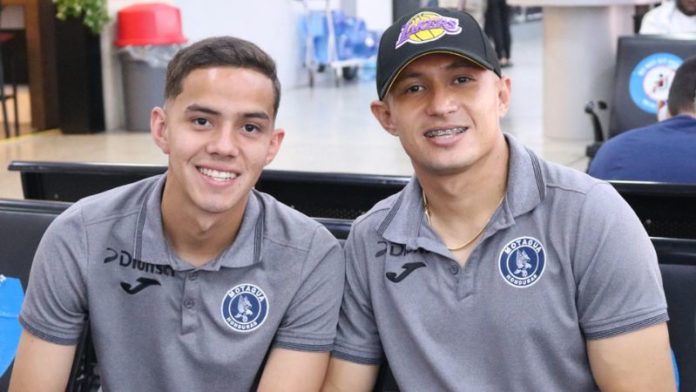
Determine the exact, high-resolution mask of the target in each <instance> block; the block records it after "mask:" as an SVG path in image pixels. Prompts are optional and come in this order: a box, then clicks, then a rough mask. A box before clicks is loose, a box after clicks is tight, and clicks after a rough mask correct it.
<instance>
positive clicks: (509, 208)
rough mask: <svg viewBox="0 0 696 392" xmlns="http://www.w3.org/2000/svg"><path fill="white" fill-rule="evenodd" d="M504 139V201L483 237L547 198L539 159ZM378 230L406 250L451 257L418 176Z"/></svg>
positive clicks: (398, 198) (392, 207)
mask: <svg viewBox="0 0 696 392" xmlns="http://www.w3.org/2000/svg"><path fill="white" fill-rule="evenodd" d="M505 139H506V141H507V143H508V147H509V151H510V160H509V172H508V184H507V190H506V194H505V200H504V201H503V203H502V205H501V208H500V209H499V210H498V211H497V212H496V213H495V215H494V216H493V218H492V219H491V223H490V224H489V227H488V228H487V229H486V231H485V234H484V238H485V237H488V236H490V235H492V234H493V233H495V232H496V231H498V230H501V229H504V228H506V227H510V226H512V225H513V224H514V223H515V217H517V216H520V215H522V214H525V213H527V212H529V211H531V210H533V209H534V208H535V207H536V206H537V205H538V204H539V203H541V201H542V200H543V199H544V197H545V189H546V183H545V179H544V176H543V174H542V172H541V168H540V164H539V158H538V157H537V156H536V155H535V154H534V153H533V152H532V151H530V150H528V149H527V148H526V147H524V146H523V145H522V144H521V143H520V142H519V141H517V139H515V138H514V137H513V136H511V135H508V134H505ZM402 211H410V212H409V213H403V212H402ZM377 231H378V232H379V233H380V234H381V235H382V237H383V238H384V239H385V240H387V241H389V242H393V243H397V244H403V245H404V246H405V247H406V249H407V250H416V249H418V248H423V249H427V250H429V251H431V252H434V253H439V254H441V255H443V256H446V257H450V256H451V253H450V252H449V251H448V250H447V249H446V247H445V246H444V244H443V243H442V240H440V238H439V236H438V235H437V234H436V233H435V232H434V231H433V230H432V228H431V227H430V225H428V224H427V222H426V218H425V213H424V209H423V198H422V193H421V186H420V184H419V183H418V179H417V178H415V177H414V178H412V179H411V181H410V182H409V183H408V184H407V185H406V187H405V188H404V190H403V191H402V192H401V193H400V194H399V196H398V197H397V199H396V200H395V201H394V204H393V205H392V206H391V207H390V209H389V212H388V213H387V215H386V216H385V218H384V220H383V221H382V222H381V223H380V225H379V227H378V229H377Z"/></svg>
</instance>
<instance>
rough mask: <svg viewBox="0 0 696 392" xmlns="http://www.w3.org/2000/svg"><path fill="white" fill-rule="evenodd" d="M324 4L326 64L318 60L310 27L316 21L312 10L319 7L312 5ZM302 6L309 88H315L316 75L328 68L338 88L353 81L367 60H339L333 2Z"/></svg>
mask: <svg viewBox="0 0 696 392" xmlns="http://www.w3.org/2000/svg"><path fill="white" fill-rule="evenodd" d="M319 2H320V3H322V4H321V5H322V8H323V10H324V15H325V18H326V30H327V39H326V54H327V59H326V63H322V62H320V61H319V59H317V55H316V50H317V47H316V44H315V36H314V35H312V34H311V32H310V30H311V28H310V26H311V25H312V23H316V21H312V20H311V13H312V10H314V9H317V8H318V7H312V6H311V5H310V3H319ZM302 5H303V7H304V15H305V26H306V31H305V35H306V37H305V61H304V66H305V68H306V69H307V71H308V76H309V86H310V87H314V82H315V80H316V74H317V73H319V72H323V71H324V70H326V69H327V68H328V69H330V70H331V71H332V73H333V75H334V83H335V85H336V87H338V86H340V84H341V80H343V79H345V80H352V79H353V78H355V77H356V76H357V74H358V70H359V69H360V67H361V66H362V65H363V64H364V63H365V61H366V60H367V59H363V58H348V59H339V56H338V50H337V45H336V31H335V25H334V18H333V12H332V11H331V0H302Z"/></svg>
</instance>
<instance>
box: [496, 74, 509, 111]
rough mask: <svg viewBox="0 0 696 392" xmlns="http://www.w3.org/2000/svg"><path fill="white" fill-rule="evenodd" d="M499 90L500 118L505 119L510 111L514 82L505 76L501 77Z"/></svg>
mask: <svg viewBox="0 0 696 392" xmlns="http://www.w3.org/2000/svg"><path fill="white" fill-rule="evenodd" d="M499 83H500V85H499V89H498V116H499V117H505V115H506V114H507V112H508V110H509V109H510V96H511V91H512V90H511V87H512V81H511V80H510V78H509V77H507V76H505V75H503V76H501V77H500V81H499Z"/></svg>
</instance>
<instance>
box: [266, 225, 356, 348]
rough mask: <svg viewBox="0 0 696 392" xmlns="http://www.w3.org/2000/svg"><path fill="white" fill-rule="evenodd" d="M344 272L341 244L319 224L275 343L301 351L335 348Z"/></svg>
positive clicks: (278, 345)
mask: <svg viewBox="0 0 696 392" xmlns="http://www.w3.org/2000/svg"><path fill="white" fill-rule="evenodd" d="M344 275H345V262H344V258H343V252H342V250H341V245H340V244H339V242H338V240H337V239H336V238H334V237H333V236H332V235H331V233H329V231H328V230H326V229H325V228H324V227H323V226H319V227H317V228H316V229H315V232H314V236H313V238H312V241H311V244H310V248H309V251H308V253H307V259H306V260H305V263H304V268H303V272H302V277H303V280H302V284H301V285H300V288H299V290H298V291H297V293H296V294H295V296H294V297H293V299H292V301H291V303H290V306H289V308H288V310H287V312H286V313H285V316H284V317H283V320H282V322H281V325H280V328H279V329H278V332H277V334H276V340H275V343H274V345H275V346H277V347H283V348H287V349H291V350H298V351H318V352H327V351H331V349H332V348H333V343H334V338H335V336H336V323H337V322H338V311H339V307H340V304H341V295H342V293H343V282H344Z"/></svg>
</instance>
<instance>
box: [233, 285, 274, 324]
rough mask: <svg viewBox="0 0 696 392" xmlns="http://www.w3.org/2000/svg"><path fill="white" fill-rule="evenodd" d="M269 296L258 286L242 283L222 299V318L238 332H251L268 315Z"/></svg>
mask: <svg viewBox="0 0 696 392" xmlns="http://www.w3.org/2000/svg"><path fill="white" fill-rule="evenodd" d="M268 308H269V304H268V297H266V294H265V293H264V292H263V290H261V289H260V288H259V287H258V286H256V285H253V284H250V283H242V284H240V285H237V286H235V287H233V288H231V289H230V290H229V291H228V292H227V293H226V294H225V297H224V298H223V299H222V319H223V320H225V323H226V324H227V325H228V326H229V327H230V328H232V329H233V330H235V331H237V332H251V331H253V330H255V329H257V328H258V327H260V326H261V324H263V322H264V321H266V316H268Z"/></svg>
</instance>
